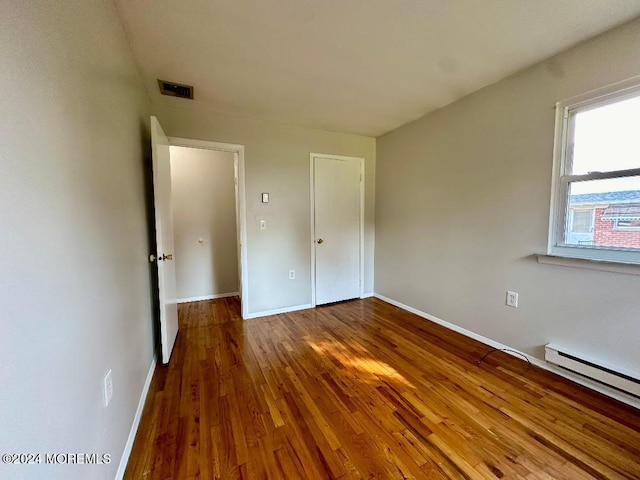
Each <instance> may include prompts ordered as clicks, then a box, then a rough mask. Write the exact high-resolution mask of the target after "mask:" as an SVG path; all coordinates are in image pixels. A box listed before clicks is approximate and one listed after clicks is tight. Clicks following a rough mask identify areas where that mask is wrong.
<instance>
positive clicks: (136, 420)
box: [115, 355, 156, 480]
mask: <svg viewBox="0 0 640 480" xmlns="http://www.w3.org/2000/svg"><path fill="white" fill-rule="evenodd" d="M155 371H156V357H155V355H154V356H153V360H152V361H151V365H150V366H149V372H148V373H147V379H146V380H145V381H144V386H143V387H142V393H141V394H140V400H139V401H138V408H137V409H136V414H135V415H134V417H133V424H132V425H131V431H130V432H129V438H127V443H125V445H124V451H123V452H122V457H120V464H119V465H118V471H117V472H116V478H115V480H122V479H123V478H124V472H125V470H126V469H127V463H129V456H130V455H131V449H132V448H133V441H134V440H135V439H136V433H138V426H139V425H140V419H141V418H142V411H143V410H144V404H145V402H146V400H147V394H148V393H149V387H150V386H151V380H152V379H153V373H154V372H155Z"/></svg>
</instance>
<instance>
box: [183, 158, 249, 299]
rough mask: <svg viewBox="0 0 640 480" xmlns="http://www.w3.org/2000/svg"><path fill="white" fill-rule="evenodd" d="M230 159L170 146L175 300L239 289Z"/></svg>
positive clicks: (234, 204) (232, 173)
mask: <svg viewBox="0 0 640 480" xmlns="http://www.w3.org/2000/svg"><path fill="white" fill-rule="evenodd" d="M234 160H235V154H234V153H231V152H218V151H214V150H205V149H198V148H188V147H171V200H172V203H173V232H174V245H175V246H174V249H175V262H176V283H177V288H178V299H188V298H194V297H206V296H212V295H218V294H223V293H232V292H237V291H238V290H239V289H238V240H237V233H236V194H235V181H234ZM200 240H202V242H200Z"/></svg>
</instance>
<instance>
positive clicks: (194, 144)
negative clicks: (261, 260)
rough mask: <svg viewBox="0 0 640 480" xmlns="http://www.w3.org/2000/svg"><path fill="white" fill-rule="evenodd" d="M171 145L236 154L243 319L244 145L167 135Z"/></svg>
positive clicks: (245, 298) (244, 311)
mask: <svg viewBox="0 0 640 480" xmlns="http://www.w3.org/2000/svg"><path fill="white" fill-rule="evenodd" d="M168 138H169V145H170V146H172V147H189V148H199V149H202V150H214V151H217V152H231V153H235V154H236V159H235V161H234V176H235V192H236V238H237V244H238V273H239V276H240V279H239V280H240V285H239V289H240V309H241V316H242V318H243V319H244V318H245V315H247V314H248V313H249V294H248V292H249V289H248V288H247V287H248V285H249V274H248V271H247V210H246V202H245V180H244V172H245V170H244V145H238V144H235V143H221V142H210V141H207V140H193V139H190V138H181V137H168Z"/></svg>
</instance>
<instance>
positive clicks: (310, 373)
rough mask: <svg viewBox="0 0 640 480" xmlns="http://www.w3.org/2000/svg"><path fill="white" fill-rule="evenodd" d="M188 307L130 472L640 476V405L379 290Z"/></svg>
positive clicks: (161, 369)
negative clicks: (321, 303) (267, 306)
mask: <svg viewBox="0 0 640 480" xmlns="http://www.w3.org/2000/svg"><path fill="white" fill-rule="evenodd" d="M239 312H240V307H239V303H238V300H237V299H236V298H226V299H218V300H212V301H205V302H197V303H191V304H183V305H181V306H180V309H179V317H180V325H181V326H180V332H179V335H178V339H177V343H176V346H175V349H174V352H173V357H172V360H171V363H170V364H169V365H168V366H158V368H157V370H156V372H155V375H154V378H153V381H152V385H151V389H150V393H149V396H148V398H147V402H146V406H145V410H144V414H143V418H142V421H141V424H140V428H139V431H138V435H137V437H136V440H135V443H134V446H133V451H132V454H131V457H130V461H129V465H128V468H127V472H126V476H125V478H126V479H129V480H139V479H162V480H166V479H184V480H195V479H207V480H208V479H240V478H242V479H249V478H257V479H262V478H272V479H324V478H333V479H338V478H340V479H352V478H367V479H370V478H377V479H407V478H416V479H432V478H433V479H437V478H455V479H458V478H463V479H476V478H478V479H486V478H491V479H495V478H526V479H550V478H555V479H570V480H574V479H591V478H596V479H617V478H625V479H638V478H640V411H638V410H636V409H633V408H632V407H628V406H625V405H623V404H620V403H618V402H616V401H613V400H610V399H608V398H606V397H604V396H602V395H600V394H597V393H594V392H592V391H590V390H588V389H585V388H583V387H580V386H578V385H575V384H573V383H571V382H568V381H566V380H564V379H562V378H560V377H557V376H555V375H553V374H550V373H548V372H546V371H543V370H541V369H538V368H535V367H528V365H527V363H526V362H524V361H521V360H518V359H517V358H515V357H512V356H510V355H506V354H504V353H494V354H491V355H490V356H489V357H488V358H487V360H485V361H484V362H483V363H482V364H481V365H480V366H478V365H477V364H476V361H477V360H478V359H479V358H480V357H482V355H483V354H484V353H486V352H487V351H489V347H487V346H486V345H483V344H481V343H478V342H475V341H474V340H471V339H468V338H466V337H464V336H461V335H459V334H457V333H455V332H452V331H450V330H447V329H445V328H443V327H440V326H438V325H435V324H433V323H431V322H428V321H426V320H424V319H422V318H419V317H417V316H415V315H412V314H410V313H407V312H405V311H403V310H401V309H399V308H396V307H394V306H392V305H389V304H387V303H385V302H382V301H380V300H377V299H366V300H355V301H351V302H344V303H340V304H335V305H330V306H325V307H319V308H317V309H314V310H305V311H300V312H295V313H290V314H283V315H275V316H271V317H265V318H260V319H254V320H248V321H242V320H241V319H240V314H239Z"/></svg>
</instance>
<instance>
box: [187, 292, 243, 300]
mask: <svg viewBox="0 0 640 480" xmlns="http://www.w3.org/2000/svg"><path fill="white" fill-rule="evenodd" d="M239 295H240V294H239V293H238V292H230V293H216V294H214V295H204V296H202V297H187V298H179V299H177V300H176V303H189V302H201V301H203V300H214V299H216V298H225V297H237V296H239Z"/></svg>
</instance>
